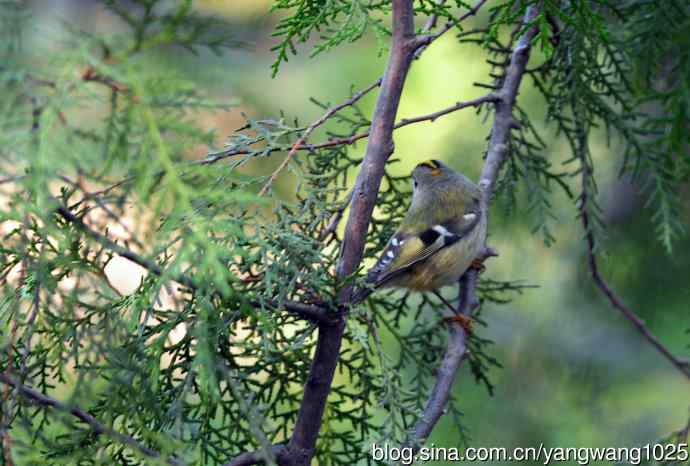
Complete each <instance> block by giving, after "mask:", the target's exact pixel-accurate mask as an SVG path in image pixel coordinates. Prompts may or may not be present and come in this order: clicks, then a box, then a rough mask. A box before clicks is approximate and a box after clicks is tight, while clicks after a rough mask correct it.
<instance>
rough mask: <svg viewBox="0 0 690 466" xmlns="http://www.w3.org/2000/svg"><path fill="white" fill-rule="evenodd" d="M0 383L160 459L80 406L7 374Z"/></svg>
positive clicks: (39, 403) (95, 431) (1, 378)
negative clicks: (21, 382)
mask: <svg viewBox="0 0 690 466" xmlns="http://www.w3.org/2000/svg"><path fill="white" fill-rule="evenodd" d="M0 382H1V383H3V384H5V385H8V386H11V387H13V388H14V389H15V390H17V393H19V394H20V395H22V396H23V397H25V398H29V399H31V400H33V401H34V402H35V403H37V404H38V405H40V406H44V407H50V408H55V409H58V410H60V411H64V412H66V413H69V414H71V415H72V416H74V417H76V418H77V419H79V420H80V421H82V422H83V423H85V424H87V425H88V426H89V427H90V428H91V430H92V431H93V433H94V434H96V435H100V434H106V435H107V436H109V437H111V438H114V439H115V440H117V441H118V442H120V443H122V444H124V445H127V446H128V447H131V448H132V449H134V450H137V451H139V452H140V453H142V454H143V455H144V456H147V457H149V458H160V456H161V455H160V453H159V452H157V451H156V450H153V449H151V448H149V447H147V446H145V445H142V444H141V443H139V442H138V441H137V440H135V439H134V438H133V437H130V436H129V435H125V434H123V433H120V432H117V431H114V430H113V429H111V428H110V427H108V426H106V425H104V424H102V423H101V422H100V421H98V420H97V419H96V418H95V417H93V416H92V415H90V414H89V413H88V412H86V411H85V410H83V409H82V408H80V407H78V406H69V405H67V404H65V403H63V402H62V401H59V400H56V399H55V398H52V397H50V396H48V395H45V394H43V393H41V392H39V391H38V390H35V389H33V388H31V387H28V386H26V385H22V384H20V383H19V382H17V381H16V380H14V379H13V378H12V377H10V376H8V375H7V374H4V373H0ZM167 463H168V464H171V465H175V466H178V465H180V464H181V463H180V462H179V461H177V460H175V459H172V458H169V459H168V460H167Z"/></svg>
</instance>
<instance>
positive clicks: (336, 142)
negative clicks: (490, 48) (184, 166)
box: [192, 93, 498, 165]
mask: <svg viewBox="0 0 690 466" xmlns="http://www.w3.org/2000/svg"><path fill="white" fill-rule="evenodd" d="M496 99H498V97H497V96H496V95H495V93H489V94H487V95H485V96H482V97H478V98H476V99H472V100H468V101H466V102H457V103H456V104H454V105H451V106H450V107H447V108H444V109H441V110H437V111H436V112H433V113H429V114H426V115H421V116H418V117H413V118H403V119H402V120H400V121H399V122H397V123H396V124H395V125H393V129H394V130H395V129H400V128H402V127H404V126H407V125H412V124H415V123H419V122H422V121H435V120H436V119H437V118H439V117H442V116H445V115H448V114H449V113H453V112H455V111H457V110H462V109H464V108H468V107H477V106H479V105H481V104H483V103H486V102H494V101H496ZM370 135H371V131H369V130H367V131H362V132H360V133H356V134H353V135H351V136H344V137H341V138H333V139H329V140H328V141H325V142H321V143H318V144H300V145H299V146H297V145H293V146H292V148H291V149H290V150H293V149H294V150H308V151H314V150H316V149H325V148H330V147H337V146H349V145H352V144H354V143H355V142H357V141H359V140H360V139H364V138H367V137H369V136H370ZM286 149H287V148H286V147H271V148H269V149H266V150H267V152H269V153H270V152H279V151H282V150H286ZM249 153H250V151H249V150H248V149H235V150H230V151H219V152H214V153H213V154H210V155H209V156H207V157H206V158H205V159H201V160H195V161H194V162H192V163H194V164H201V165H207V164H211V163H214V162H217V161H219V160H222V159H225V158H229V157H235V156H237V155H246V154H249Z"/></svg>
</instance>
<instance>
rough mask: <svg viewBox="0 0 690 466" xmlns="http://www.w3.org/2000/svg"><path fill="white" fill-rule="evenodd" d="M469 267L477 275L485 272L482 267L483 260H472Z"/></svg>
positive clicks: (484, 268) (484, 267)
mask: <svg viewBox="0 0 690 466" xmlns="http://www.w3.org/2000/svg"><path fill="white" fill-rule="evenodd" d="M470 267H471V268H473V269H475V270H477V271H478V272H479V273H482V272H484V271H485V270H486V266H484V259H480V258H476V259H474V260H473V261H472V263H471V264H470Z"/></svg>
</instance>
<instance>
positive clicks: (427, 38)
mask: <svg viewBox="0 0 690 466" xmlns="http://www.w3.org/2000/svg"><path fill="white" fill-rule="evenodd" d="M440 3H445V1H441V2H440ZM484 3H486V0H479V2H477V4H476V5H475V6H474V7H473V8H472V9H470V10H469V11H468V12H467V13H465V14H464V15H462V16H461V17H460V18H458V20H457V21H454V22H450V21H449V22H447V23H446V24H445V25H444V27H443V28H442V29H440V30H439V31H437V32H435V33H434V34H427V35H420V36H418V38H415V39H414V43H413V46H414V47H415V49H416V50H415V52H414V58H419V56H420V55H421V54H422V52H424V50H426V48H427V47H428V46H429V45H431V43H432V42H434V41H435V40H436V39H438V38H439V37H441V36H442V35H443V34H445V33H446V32H448V31H449V30H450V29H451V28H452V27H453V26H454V25H456V24H458V23H460V22H462V21H464V20H465V19H467V18H469V17H470V16H474V15H476V14H477V12H478V11H479V9H480V8H481V7H482V6H483V5H484ZM437 19H438V18H437V16H435V15H432V17H430V18H429V20H428V21H427V22H426V24H425V25H424V28H423V30H422V33H423V34H426V33H428V32H429V31H431V29H433V28H434V27H435V26H436V20H437ZM383 79H384V77H383V76H382V77H380V78H379V79H377V80H376V81H374V82H373V83H372V84H370V85H369V86H368V87H366V88H365V89H363V90H361V91H359V92H357V93H355V94H354V95H353V96H352V97H351V98H349V99H348V100H346V101H344V102H342V103H341V104H338V105H336V106H334V107H332V108H331V109H330V110H328V111H327V112H326V113H325V114H324V115H323V116H322V117H321V118H319V119H318V120H317V121H315V122H314V123H312V124H311V125H310V126H309V128H311V127H312V126H314V128H313V129H315V128H316V127H318V126H321V125H322V124H323V123H325V122H326V120H328V119H329V118H331V117H332V116H333V115H335V114H336V113H338V111H340V110H342V109H343V108H345V107H347V106H350V105H353V104H354V103H355V102H357V101H358V100H359V99H360V98H361V97H363V96H364V95H365V94H367V93H369V92H370V91H371V90H373V89H375V88H376V87H378V86H380V85H381V82H382V80H383ZM451 108H452V107H451ZM461 108H462V107H461ZM456 110H459V109H456ZM451 111H455V110H451ZM445 113H450V112H445ZM445 113H444V114H445ZM423 120H424V119H420V120H417V121H423ZM417 121H410V122H409V123H404V124H400V123H399V124H398V125H396V127H395V129H398V128H400V127H402V126H405V125H407V124H411V123H416V122H417ZM432 121H433V120H432ZM401 123H402V122H401ZM309 128H307V130H306V131H305V132H304V135H303V137H302V138H300V139H299V140H298V141H297V142H296V143H295V144H293V145H292V147H291V148H290V152H291V153H292V152H295V151H298V150H309V151H311V150H315V149H323V148H326V147H334V146H340V145H350V144H354V143H355V142H356V141H358V140H360V139H363V138H365V137H367V136H369V132H368V131H367V132H364V133H358V134H357V135H355V136H351V137H347V138H339V139H334V140H331V141H327V142H324V143H320V144H314V145H312V144H306V139H307V137H309V133H311V132H312V131H313V129H312V130H309ZM286 149H287V148H285V147H276V148H271V149H270V150H269V152H278V151H282V150H286ZM249 153H250V151H249V150H247V149H237V150H232V149H231V150H221V151H216V152H211V153H209V154H207V155H206V157H205V158H203V159H201V160H196V161H194V162H193V163H194V164H198V165H207V164H211V163H215V162H218V161H219V160H223V159H226V158H228V157H234V156H236V155H246V154H249ZM293 156H294V154H293ZM291 157H292V156H290V155H289V154H288V156H287V157H286V158H285V160H284V162H283V163H285V164H286V163H287V162H286V161H287V160H289V159H290V158H291ZM282 165H283V164H281V167H279V169H277V170H276V171H280V170H282V169H283V168H284V167H283V166H282ZM275 173H276V172H274V174H275ZM271 176H273V175H271ZM262 191H263V190H262Z"/></svg>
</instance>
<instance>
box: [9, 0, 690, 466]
mask: <svg viewBox="0 0 690 466" xmlns="http://www.w3.org/2000/svg"><path fill="white" fill-rule="evenodd" d="M101 3H102V5H103V7H105V8H107V9H108V10H109V11H110V12H111V13H112V14H114V15H115V16H117V17H118V18H119V19H120V20H121V21H122V23H123V25H124V26H125V27H124V28H123V29H122V30H120V31H119V32H118V33H117V34H115V35H93V34H86V33H84V32H82V31H80V30H79V29H77V28H75V27H71V26H69V25H65V29H66V30H65V34H66V36H65V37H66V39H65V40H67V41H68V42H69V44H70V45H71V46H70V47H65V48H64V49H62V50H61V52H60V53H61V54H62V55H61V56H59V57H55V58H54V59H50V60H45V61H43V62H41V63H36V62H28V61H26V60H25V59H24V55H23V48H22V47H23V45H22V43H23V40H25V38H26V35H27V34H31V33H32V31H33V28H34V23H33V22H32V21H33V18H32V16H31V14H30V12H29V10H28V9H26V8H25V7H24V6H23V4H22V2H15V1H12V0H3V1H0V18H1V20H2V27H0V34H2V38H1V39H0V44H2V45H1V46H2V50H1V51H0V53H1V54H2V59H1V60H0V62H1V63H2V64H1V65H0V96H1V97H2V99H1V102H2V103H0V128H1V130H0V235H1V237H2V239H1V241H0V290H1V293H0V355H1V356H0V388H1V390H0V394H1V397H2V412H1V413H0V434H1V437H2V443H3V448H2V451H3V455H2V458H3V461H2V463H1V464H3V465H28V464H56V465H57V464H84V465H86V464H104V465H112V464H123V465H124V464H127V465H129V464H132V465H133V464H175V465H191V464H208V465H223V464H228V465H240V464H255V463H261V462H264V463H268V464H275V463H278V464H289V465H306V464H309V463H310V460H311V459H312V458H315V459H316V460H317V461H318V464H322V465H326V464H328V465H352V464H356V463H358V462H363V463H370V462H372V459H371V458H370V457H369V456H368V448H367V447H368V445H370V444H371V443H372V442H377V443H382V442H388V443H390V444H399V445H405V444H407V445H413V446H419V445H421V444H422V443H423V442H424V441H425V440H426V438H427V437H428V435H429V434H430V432H431V429H433V426H434V424H435V422H436V420H438V417H439V416H441V414H442V413H443V412H445V413H446V415H447V416H451V417H452V418H453V419H454V422H456V423H458V425H460V426H461V428H462V430H463V431H464V429H465V428H467V429H470V430H471V426H465V425H464V424H463V423H462V420H461V413H460V410H459V407H458V406H457V405H456V403H455V400H454V399H453V397H452V394H451V393H450V387H449V386H448V387H445V385H448V383H450V385H452V382H453V380H454V377H455V371H457V366H458V365H459V364H461V363H462V362H463V361H465V363H467V364H469V366H470V367H471V369H472V373H473V374H474V376H475V377H476V379H477V381H478V382H479V383H481V384H484V385H485V386H486V388H487V389H488V391H489V392H491V390H492V382H491V380H490V378H489V377H488V375H487V369H488V368H489V367H490V366H493V365H500V363H499V361H497V360H496V359H495V358H494V357H493V356H492V354H491V346H490V345H491V342H490V341H487V340H484V339H482V338H480V337H479V336H478V335H477V333H474V334H472V335H467V334H465V333H464V331H463V330H461V329H459V328H458V329H454V328H451V329H450V330H448V331H445V330H444V329H442V328H441V330H440V329H439V326H438V320H439V318H440V316H441V312H442V310H443V309H445V304H444V303H442V302H440V301H439V300H438V299H437V298H436V297H435V296H434V295H433V294H430V295H415V294H409V293H408V294H405V293H401V292H381V293H377V294H375V295H373V296H372V297H371V298H369V299H368V300H367V302H365V303H351V302H350V296H351V295H352V294H351V291H352V289H353V288H355V287H357V286H361V283H362V277H363V275H364V272H365V264H366V263H369V262H367V260H368V259H371V258H373V257H375V256H376V255H377V254H378V253H379V252H380V251H381V250H382V249H383V247H384V245H385V244H386V242H387V240H388V238H389V237H390V235H391V233H392V232H393V229H394V227H395V226H396V225H397V223H398V221H399V220H400V219H401V217H402V215H403V214H404V212H405V211H406V209H407V207H408V203H409V199H410V186H409V185H410V183H409V179H408V178H407V177H399V176H395V175H393V174H392V172H390V171H389V169H390V167H391V166H392V165H393V164H395V162H396V159H395V154H394V153H393V155H391V154H392V152H393V148H392V144H391V143H392V139H391V134H392V132H393V131H394V130H395V129H396V128H399V127H401V126H405V125H408V124H414V123H416V122H417V121H428V120H431V121H433V120H434V119H436V118H438V117H441V116H443V115H444V114H447V113H451V112H453V111H460V110H462V109H465V108H469V107H472V108H473V109H475V110H476V111H477V113H478V118H487V119H488V120H489V121H492V122H493V126H492V130H491V135H490V138H489V140H488V145H487V152H486V164H485V167H484V170H483V172H482V178H481V179H480V185H481V187H482V189H483V190H484V192H485V194H486V203H487V205H488V203H489V201H490V199H491V198H492V195H493V194H495V195H496V198H497V199H500V200H501V201H502V202H508V203H519V202H520V201H519V199H520V198H519V197H518V196H516V194H515V193H516V192H517V191H518V190H519V189H525V190H526V192H527V193H528V196H527V197H526V199H527V203H526V204H525V205H517V206H516V209H518V210H522V211H527V212H529V213H530V214H531V216H532V219H533V224H534V229H535V231H537V232H539V233H540V234H542V235H543V237H544V240H545V241H546V242H547V243H550V242H553V241H554V240H555V238H554V237H553V234H552V232H551V230H550V226H549V225H550V222H551V221H552V214H551V210H550V209H551V198H552V195H553V193H552V191H553V190H555V189H562V190H563V191H564V192H565V193H566V194H567V195H568V196H571V197H572V198H573V200H574V202H576V203H577V205H578V207H579V208H580V215H581V217H582V219H583V224H584V226H585V228H586V237H587V239H588V240H589V241H590V246H591V248H590V253H591V255H592V256H591V258H592V261H594V264H595V265H596V262H595V260H596V257H595V253H596V247H595V246H597V239H598V238H599V237H600V235H601V234H603V232H602V230H603V224H602V221H601V217H600V209H599V207H598V205H597V203H596V189H597V186H596V183H595V181H594V176H593V173H594V172H595V168H596V167H595V166H594V163H593V161H592V157H591V153H590V149H589V145H588V138H589V137H590V134H591V133H592V131H594V130H595V129H596V128H599V127H604V128H605V129H606V130H607V131H608V133H609V134H610V137H611V139H612V141H613V142H614V143H621V144H623V146H624V148H625V149H624V151H623V155H622V157H621V166H622V171H623V172H625V173H631V174H632V175H634V176H637V177H641V178H642V179H643V180H644V181H645V183H648V185H649V192H650V194H649V196H648V199H649V206H648V207H649V209H650V210H649V212H650V214H649V215H650V216H651V217H652V219H653V221H654V224H655V226H656V231H657V233H658V237H659V240H660V241H662V242H663V244H664V245H665V247H666V248H668V250H669V251H670V250H672V248H673V245H674V240H675V239H676V238H677V237H678V236H679V235H680V234H683V232H684V230H683V228H684V226H683V224H682V223H681V222H679V221H678V219H679V216H678V208H679V203H680V201H679V197H678V196H679V191H678V187H679V186H680V185H681V184H682V183H684V182H686V181H687V180H688V176H689V175H690V158H689V157H688V155H687V154H688V142H689V141H688V135H689V134H690V132H689V131H688V119H689V118H690V115H688V108H690V52H688V51H689V50H690V27H689V26H690V8H689V7H688V4H687V2H684V1H681V0H668V1H666V2H655V1H649V0H630V1H618V0H597V1H589V0H587V1H586V0H546V1H544V0H499V1H492V2H487V1H486V0H480V1H479V2H477V3H473V4H468V3H465V2H464V1H462V0H452V1H443V0H440V1H435V0H415V1H414V2H413V1H412V0H382V1H368V0H367V1H364V0H335V1H319V0H276V1H275V2H274V6H273V9H274V10H276V11H278V12H279V13H280V14H281V18H282V19H281V20H280V21H279V22H278V23H277V26H276V28H275V33H274V35H275V37H276V38H277V45H276V46H275V49H274V52H275V62H274V64H273V67H272V72H273V74H274V75H275V76H276V79H278V80H280V77H281V75H280V66H281V64H283V63H284V62H285V61H287V60H288V59H289V58H290V55H291V54H294V53H298V52H300V53H302V50H303V49H306V48H308V47H312V49H311V52H310V53H311V55H317V54H319V53H328V52H329V50H331V49H332V48H334V47H337V46H339V45H340V44H343V43H348V42H354V41H357V40H360V39H361V38H362V37H365V36H366V35H367V34H374V35H375V37H376V38H377V43H378V44H379V47H380V51H379V52H380V53H386V54H390V58H389V61H388V68H387V70H386V73H385V75H383V77H382V78H381V79H379V80H378V81H376V82H374V83H372V85H371V86H369V87H368V88H364V89H361V90H357V89H355V90H354V91H353V92H352V94H351V96H350V98H349V99H348V100H346V101H344V102H342V103H340V104H337V103H336V104H334V105H333V104H330V103H329V104H326V103H322V102H319V101H316V100H315V101H314V103H315V104H316V105H318V106H319V107H321V108H322V109H323V111H324V112H325V113H324V115H323V117H322V118H320V119H319V120H317V121H315V122H313V123H311V124H304V123H303V122H300V121H296V120H295V119H294V118H292V117H290V116H289V115H290V111H289V109H286V115H287V116H286V115H274V116H270V115H269V116H266V118H263V119H256V120H253V119H248V120H247V121H246V124H245V125H244V127H243V128H240V129H239V130H238V131H237V132H235V133H234V134H230V135H227V136H228V139H227V144H226V145H225V147H223V148H222V149H220V150H213V149H210V147H211V144H212V143H213V140H214V134H213V133H212V132H209V131H206V130H203V129H202V128H200V127H199V125H198V124H197V123H196V122H195V115H197V114H198V112H199V111H208V110H214V111H223V110H224V109H227V107H228V105H227V103H224V102H215V101H213V100H212V99H210V98H208V97H207V96H205V95H204V94H203V93H202V91H201V90H200V89H198V88H197V86H196V85H195V84H194V83H193V82H188V81H185V80H183V79H181V78H178V77H175V76H171V75H169V74H166V75H160V74H157V73H156V72H155V69H149V67H147V60H149V59H152V57H153V56H155V53H156V51H157V50H158V49H160V48H163V47H174V48H178V49H180V50H181V51H186V52H188V53H191V54H195V53H198V52H200V51H205V50H210V51H212V52H214V53H219V54H222V53H223V51H224V50H225V49H227V48H233V47H237V46H238V45H239V43H238V42H237V41H235V40H234V39H233V35H232V31H230V30H228V28H227V26H226V25H225V24H224V23H223V22H221V21H219V20H217V19H216V18H210V17H203V16H200V15H198V14H197V13H196V11H195V10H194V8H193V7H192V2H191V0H179V1H164V0H135V1H120V0H102V2H101ZM661 3H663V6H662V5H661ZM476 15H479V17H480V18H483V20H482V21H483V23H482V24H483V25H482V26H481V27H479V28H477V29H470V28H468V27H467V25H466V20H467V19H468V18H470V17H474V16H476ZM443 34H449V35H450V34H455V35H457V39H458V40H459V41H461V42H463V43H468V46H469V43H472V44H479V45H480V46H481V47H484V48H485V49H486V50H487V51H488V52H489V57H490V58H489V60H490V61H489V63H490V64H491V66H492V72H491V75H490V76H487V79H486V82H484V83H479V85H480V86H482V87H483V88H485V89H486V91H487V94H486V95H485V96H484V97H482V98H480V99H476V100H474V101H466V102H461V103H459V104H458V105H456V106H454V107H453V108H449V109H441V110H440V111H439V112H436V113H434V114H430V115H422V116H420V117H419V118H416V119H410V120H400V121H398V120H396V118H395V116H396V110H397V104H398V101H399V99H400V93H401V92H402V89H403V85H404V79H405V74H406V73H407V70H408V69H409V67H410V66H414V59H415V57H416V56H418V55H419V54H421V53H423V52H424V50H425V49H426V48H427V47H433V42H434V41H435V40H436V39H437V38H438V37H440V36H441V35H443ZM306 43H309V44H310V45H309V46H307V45H305V44H306ZM530 52H532V58H531V60H530ZM307 53H309V52H308V51H307ZM373 53H375V52H373ZM449 59H451V58H449ZM75 70H78V71H77V72H75ZM268 72H270V70H269V71H267V73H268ZM382 72H383V70H382ZM382 74H383V73H382ZM528 81H529V82H530V83H531V84H534V85H535V86H537V87H538V89H539V90H540V92H541V95H542V96H543V98H544V99H545V102H546V104H547V108H548V112H547V121H548V122H549V124H550V125H551V126H552V128H554V129H555V130H556V131H558V133H559V134H560V135H561V136H562V137H563V138H564V140H565V141H567V143H568V145H569V147H570V152H571V158H570V160H554V159H553V158H550V157H549V156H548V155H547V151H545V149H546V146H545V142H544V137H543V136H542V135H540V134H539V132H538V130H537V129H536V126H535V125H534V124H533V123H532V121H533V120H534V119H535V118H537V117H536V116H535V115H533V114H532V113H531V112H530V109H529V108H527V107H526V106H523V105H522V104H521V103H520V102H519V100H517V101H516V98H517V94H518V92H519V87H520V85H521V83H522V82H528ZM377 91H378V92H379V101H378V103H377V107H376V111H375V113H374V114H373V115H368V114H364V113H363V112H362V111H361V109H360V108H359V107H358V105H357V103H358V101H359V99H360V98H361V97H362V96H364V95H365V94H368V93H374V92H377ZM650 108H652V109H653V111H650ZM465 111H469V110H465ZM85 113H86V114H88V115H95V116H94V117H92V118H88V119H87V118H85V117H84V116H83V115H84V114H85ZM317 128H322V129H323V128H325V133H326V136H312V132H313V131H314V130H315V129H317ZM354 144H359V145H357V146H356V147H358V148H361V149H362V150H361V151H360V150H358V151H352V150H348V149H349V148H350V147H351V146H353V145H354ZM199 147H205V148H209V150H208V154H207V155H206V156H205V157H203V158H200V159H196V160H194V161H190V160H189V154H190V153H192V152H193V151H198V149H199ZM365 147H366V151H365V150H364V148H365ZM355 154H356V155H355ZM261 157H271V158H276V159H278V160H280V161H281V162H280V164H279V165H278V168H277V169H276V171H275V172H274V173H273V174H271V175H269V176H250V175H247V174H246V173H245V172H243V171H242V170H239V169H240V168H241V167H242V166H243V165H245V164H247V163H249V162H251V161H252V160H255V159H257V158H261ZM363 160H364V161H365V163H363ZM564 162H565V165H563V163H564ZM556 166H557V167H560V168H558V169H554V168H553V167H556ZM284 173H289V174H290V175H291V176H292V179H293V181H294V193H295V197H294V200H290V201H286V200H283V199H281V198H280V197H279V196H277V195H275V192H274V190H273V183H274V181H275V179H276V178H277V177H278V176H279V175H281V174H284ZM573 177H577V178H579V179H580V180H581V183H578V184H575V185H573V183H572V182H571V179H572V178H573ZM494 186H495V187H496V190H495V191H496V192H495V193H494ZM379 188H380V189H379ZM575 190H579V192H578V191H575ZM374 203H375V205H376V207H377V209H376V214H375V215H373V216H372V210H373V207H374ZM485 207H486V206H485ZM487 255H490V250H489V249H487ZM123 261H129V263H130V266H132V265H131V263H134V264H136V267H137V268H138V270H141V272H142V278H141V280H140V282H139V283H138V284H137V286H136V288H135V289H133V290H131V292H128V293H127V294H124V293H122V292H121V291H120V290H118V289H117V288H115V287H114V286H113V284H112V283H111V282H110V279H109V276H110V273H111V271H112V270H113V268H115V267H118V266H121V265H122V264H123ZM489 264H490V263H489ZM488 266H489V267H490V265H488ZM595 279H596V277H595ZM463 280H464V281H463V283H461V286H460V289H461V299H460V304H459V305H458V306H459V307H460V310H461V311H462V312H472V313H473V315H474V318H475V319H476V320H477V321H479V322H480V323H481V309H482V306H483V305H484V304H486V303H488V302H492V303H497V304H501V303H505V302H508V301H509V300H510V299H511V297H512V296H514V294H515V293H521V292H523V291H524V288H526V287H527V285H524V284H522V283H520V282H498V281H494V280H491V279H489V278H485V277H483V276H482V277H480V278H479V279H478V278H477V276H476V274H474V275H471V276H466V277H465V278H464V279H463ZM604 285H605V283H604ZM530 292H531V291H530ZM475 301H476V302H475ZM613 305H614V307H618V306H617V305H616V303H615V302H613ZM623 306H624V305H623ZM626 309H627V308H626ZM422 310H424V312H421V311H422ZM429 310H432V312H429ZM628 311H629V309H628ZM630 313H632V311H630ZM632 315H633V316H634V314H632ZM410 316H413V319H411V318H410ZM631 320H632V318H631ZM412 321H413V322H414V325H410V323H411V322H412ZM642 328H643V329H644V325H642ZM384 331H385V332H386V334H387V335H389V336H391V337H392V339H393V340H394V343H393V347H394V350H393V351H391V349H390V347H389V348H388V349H387V350H385V351H384V348H383V346H384V345H383V343H382V338H381V332H384ZM651 338H654V337H653V336H651ZM657 343H658V345H659V346H660V347H661V348H664V347H663V344H661V342H658V340H657ZM468 350H469V351H468ZM464 355H466V356H467V358H466V359H464ZM666 356H667V357H669V358H670V359H671V358H673V359H675V363H677V364H676V365H677V367H678V368H679V370H681V371H683V372H684V374H685V375H687V376H688V377H690V375H688V374H689V370H688V366H687V363H685V362H684V361H682V360H680V359H676V358H675V356H673V355H671V354H668V355H666ZM439 367H440V368H441V369H439ZM444 384H445V385H444ZM444 387H445V388H444ZM444 390H445V391H444Z"/></svg>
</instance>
